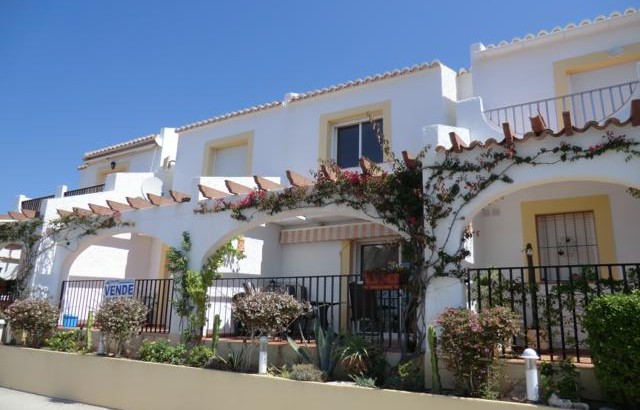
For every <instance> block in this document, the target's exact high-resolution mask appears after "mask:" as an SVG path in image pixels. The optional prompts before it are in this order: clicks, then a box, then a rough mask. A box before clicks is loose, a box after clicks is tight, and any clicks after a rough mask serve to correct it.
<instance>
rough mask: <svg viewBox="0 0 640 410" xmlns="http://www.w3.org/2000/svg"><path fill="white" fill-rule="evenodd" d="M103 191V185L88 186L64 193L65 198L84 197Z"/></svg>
mask: <svg viewBox="0 0 640 410" xmlns="http://www.w3.org/2000/svg"><path fill="white" fill-rule="evenodd" d="M103 191H104V184H100V185H94V186H88V187H84V188H78V189H72V190H71V191H67V192H65V193H64V196H65V197H68V196H76V195H86V194H95V193H97V192H103Z"/></svg>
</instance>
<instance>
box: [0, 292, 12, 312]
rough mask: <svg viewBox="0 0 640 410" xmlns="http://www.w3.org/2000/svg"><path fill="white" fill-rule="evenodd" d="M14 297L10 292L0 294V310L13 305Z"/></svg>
mask: <svg viewBox="0 0 640 410" xmlns="http://www.w3.org/2000/svg"><path fill="white" fill-rule="evenodd" d="M13 300H14V295H13V293H12V292H0V310H5V309H6V308H7V307H9V305H10V304H12V303H13Z"/></svg>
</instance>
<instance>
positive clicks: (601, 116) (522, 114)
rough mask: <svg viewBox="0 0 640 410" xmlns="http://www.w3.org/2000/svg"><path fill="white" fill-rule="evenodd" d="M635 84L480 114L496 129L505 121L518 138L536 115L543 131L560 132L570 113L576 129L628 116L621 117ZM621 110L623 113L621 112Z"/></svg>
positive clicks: (510, 106)
mask: <svg viewBox="0 0 640 410" xmlns="http://www.w3.org/2000/svg"><path fill="white" fill-rule="evenodd" d="M638 84H640V81H632V82H628V83H624V84H618V85H612V86H609V87H602V88H596V89H594V90H589V91H583V92H580V93H574V94H568V95H563V96H560V97H553V98H546V99H544V100H537V101H531V102H526V103H522V104H515V105H509V106H506V107H500V108H493V109H490V110H485V111H484V115H485V118H486V119H487V120H489V121H490V122H492V123H493V124H495V125H496V126H501V125H502V123H505V122H508V123H509V124H510V125H511V128H512V130H513V131H514V132H515V133H516V134H519V135H522V134H524V133H526V132H528V131H531V124H530V122H529V118H530V117H535V116H537V115H541V116H542V117H543V118H544V120H545V122H546V126H547V128H549V129H552V130H555V131H557V130H559V129H561V128H562V126H563V122H562V113H563V112H564V111H568V112H570V113H571V120H572V123H573V125H574V126H577V127H582V126H584V125H585V124H586V123H587V122H589V121H597V122H601V121H604V120H605V119H607V118H609V117H612V116H617V117H618V118H619V119H621V120H626V119H627V118H628V117H624V116H628V115H629V113H630V111H629V109H628V107H629V101H631V99H632V97H633V95H634V94H635V93H636V91H637V88H638ZM625 107H626V108H627V109H626V110H624V108H625ZM623 111H624V112H623ZM623 117H624V118H623Z"/></svg>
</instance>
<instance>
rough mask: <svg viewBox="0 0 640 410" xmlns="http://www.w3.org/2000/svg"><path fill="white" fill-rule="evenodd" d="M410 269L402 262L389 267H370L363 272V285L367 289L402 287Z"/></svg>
mask: <svg viewBox="0 0 640 410" xmlns="http://www.w3.org/2000/svg"><path fill="white" fill-rule="evenodd" d="M407 274H408V269H407V268H405V267H404V266H402V265H400V264H394V265H390V266H389V267H387V268H375V269H368V270H366V271H364V272H363V274H362V276H363V282H364V284H363V287H364V289H366V290H393V289H400V288H402V286H403V285H404V283H405V278H406V276H407Z"/></svg>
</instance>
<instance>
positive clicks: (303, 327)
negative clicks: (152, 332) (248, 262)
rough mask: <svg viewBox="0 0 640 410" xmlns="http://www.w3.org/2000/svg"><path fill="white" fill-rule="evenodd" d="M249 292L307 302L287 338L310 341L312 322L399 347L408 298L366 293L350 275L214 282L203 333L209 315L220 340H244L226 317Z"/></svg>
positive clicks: (402, 294)
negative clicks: (283, 294) (307, 308)
mask: <svg viewBox="0 0 640 410" xmlns="http://www.w3.org/2000/svg"><path fill="white" fill-rule="evenodd" d="M250 289H258V290H272V291H281V292H286V293H289V294H290V295H292V296H294V297H296V298H297V299H298V300H300V301H306V302H309V304H310V305H311V313H310V314H309V315H307V316H306V317H302V318H300V319H298V320H297V321H296V322H294V323H293V324H292V325H291V326H290V329H289V331H290V334H291V335H292V336H293V337H304V338H305V339H313V338H314V331H313V329H314V326H315V323H316V321H317V322H319V324H320V325H321V326H322V327H324V328H325V329H327V328H332V329H333V330H334V331H335V332H339V333H351V334H358V335H360V336H362V337H365V338H368V339H371V340H373V341H376V342H377V343H380V344H381V345H386V346H388V347H399V348H402V347H403V346H404V345H405V341H406V340H407V339H406V328H407V327H406V326H405V323H406V322H407V320H406V319H407V318H406V317H404V315H405V310H406V309H405V308H406V306H407V303H408V294H407V292H406V291H405V290H402V289H392V290H376V291H372V290H366V289H364V287H363V284H362V281H361V278H360V277H359V276H356V275H318V276H286V277H285V276H282V277H245V278H223V279H216V280H215V281H214V283H213V285H212V286H211V287H210V288H209V291H208V295H209V301H210V305H209V308H208V311H207V325H206V327H205V335H211V334H212V332H213V328H212V325H213V323H214V317H215V315H218V316H219V317H220V320H221V328H220V333H221V335H224V336H246V331H245V330H244V329H243V328H242V326H241V325H240V323H238V322H236V321H235V320H234V317H233V315H232V303H233V301H234V299H235V298H238V297H242V295H244V294H246V292H247V291H250Z"/></svg>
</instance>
